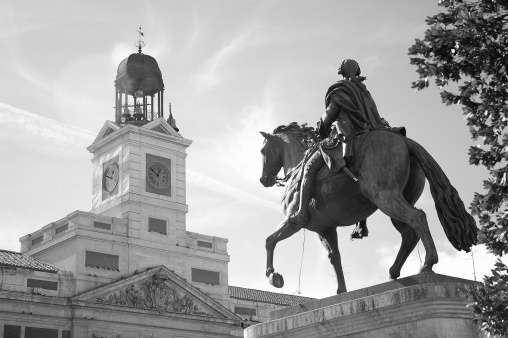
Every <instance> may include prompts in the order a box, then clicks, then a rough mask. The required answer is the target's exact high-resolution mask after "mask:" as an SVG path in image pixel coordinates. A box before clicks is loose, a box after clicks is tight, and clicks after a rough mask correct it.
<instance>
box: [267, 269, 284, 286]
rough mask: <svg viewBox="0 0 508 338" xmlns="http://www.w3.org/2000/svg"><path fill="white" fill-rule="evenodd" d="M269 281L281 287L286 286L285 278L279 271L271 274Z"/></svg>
mask: <svg viewBox="0 0 508 338" xmlns="http://www.w3.org/2000/svg"><path fill="white" fill-rule="evenodd" d="M268 281H269V282H270V284H272V285H273V286H275V287H276V288H279V289H280V288H281V287H283V286H284V278H282V275H281V274H279V273H277V272H274V273H272V274H270V276H269V277H268Z"/></svg>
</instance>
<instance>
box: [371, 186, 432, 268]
mask: <svg viewBox="0 0 508 338" xmlns="http://www.w3.org/2000/svg"><path fill="white" fill-rule="evenodd" d="M372 201H373V203H374V204H375V205H376V206H378V208H379V209H380V210H381V211H382V212H383V213H384V214H385V215H387V216H388V217H391V218H394V219H396V220H398V221H400V222H402V223H406V224H407V225H409V226H410V227H411V228H413V230H414V231H415V232H416V234H417V235H418V237H420V238H421V240H422V243H423V246H424V247H425V262H424V264H423V267H422V269H421V271H420V272H424V273H425V272H432V267H433V266H434V264H436V263H437V262H438V255H437V250H436V246H435V245H434V240H433V239H432V235H431V234H430V230H429V225H428V223H427V217H426V216H425V213H424V212H423V211H421V210H418V209H416V208H414V207H413V206H411V205H410V204H409V203H408V202H407V201H406V200H405V199H404V197H403V196H402V194H401V193H398V192H392V191H382V192H380V193H379V194H378V195H377V196H376V197H375V198H373V200H372ZM413 241H414V239H413Z"/></svg>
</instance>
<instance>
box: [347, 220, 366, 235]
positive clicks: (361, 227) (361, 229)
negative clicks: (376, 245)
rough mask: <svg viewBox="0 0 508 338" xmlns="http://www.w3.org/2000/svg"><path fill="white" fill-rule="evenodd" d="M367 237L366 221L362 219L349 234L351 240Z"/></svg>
mask: <svg viewBox="0 0 508 338" xmlns="http://www.w3.org/2000/svg"><path fill="white" fill-rule="evenodd" d="M368 236H369V229H367V220H366V219H364V220H363V221H361V222H360V223H358V224H357V225H356V227H355V229H354V230H353V233H352V234H351V239H354V238H358V239H362V238H363V237H368Z"/></svg>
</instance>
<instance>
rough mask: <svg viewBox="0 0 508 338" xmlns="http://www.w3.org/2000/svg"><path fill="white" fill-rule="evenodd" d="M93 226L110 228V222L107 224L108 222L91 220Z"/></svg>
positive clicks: (104, 228) (103, 228)
mask: <svg viewBox="0 0 508 338" xmlns="http://www.w3.org/2000/svg"><path fill="white" fill-rule="evenodd" d="M93 227H94V228H99V229H102V230H111V224H109V223H103V222H98V221H93Z"/></svg>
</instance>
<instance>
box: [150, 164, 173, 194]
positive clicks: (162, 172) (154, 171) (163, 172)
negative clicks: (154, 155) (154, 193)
mask: <svg viewBox="0 0 508 338" xmlns="http://www.w3.org/2000/svg"><path fill="white" fill-rule="evenodd" d="M146 177H147V178H148V182H149V183H150V184H151V185H152V187H154V188H156V189H166V188H167V187H169V183H170V182H169V170H168V168H167V167H166V166H165V165H164V164H162V163H161V162H152V163H149V164H148V165H147V166H146Z"/></svg>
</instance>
